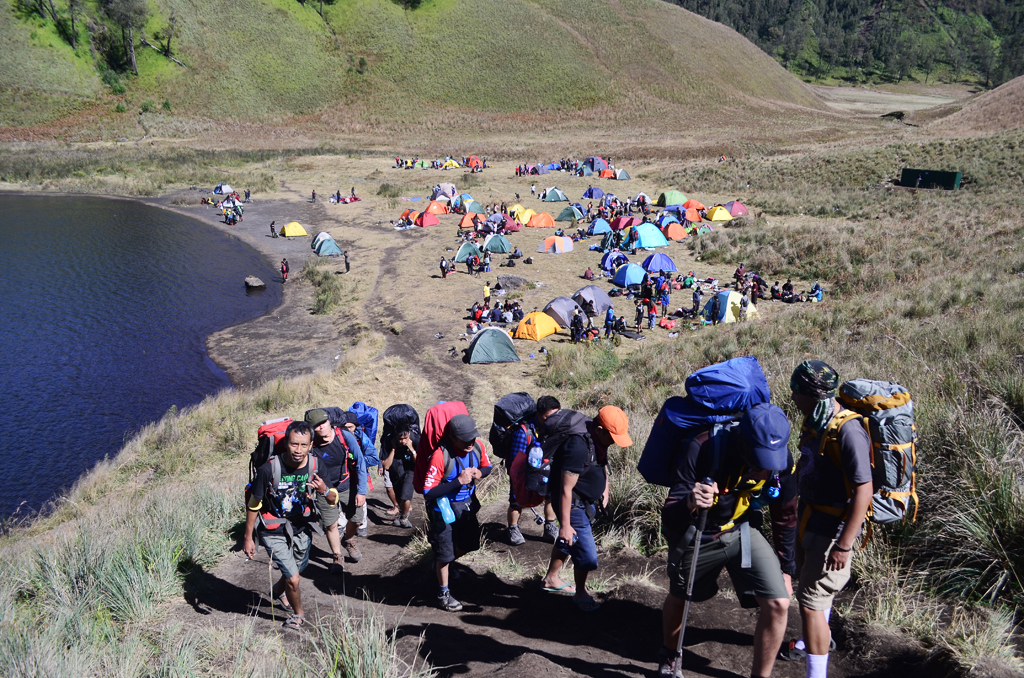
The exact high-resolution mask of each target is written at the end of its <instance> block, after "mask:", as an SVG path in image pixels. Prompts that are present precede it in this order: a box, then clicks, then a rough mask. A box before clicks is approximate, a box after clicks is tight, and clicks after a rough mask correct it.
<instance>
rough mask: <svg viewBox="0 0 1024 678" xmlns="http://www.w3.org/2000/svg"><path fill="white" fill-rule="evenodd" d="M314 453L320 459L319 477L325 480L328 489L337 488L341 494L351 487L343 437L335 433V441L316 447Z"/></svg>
mask: <svg viewBox="0 0 1024 678" xmlns="http://www.w3.org/2000/svg"><path fill="white" fill-rule="evenodd" d="M313 453H314V454H316V455H317V456H319V457H320V471H319V473H318V474H317V475H319V476H320V477H321V478H323V480H324V482H325V483H327V487H328V488H331V487H334V488H337V490H338V491H339V492H341V491H342V490H347V489H348V486H349V478H348V476H349V474H348V466H347V462H348V451H347V450H346V449H345V446H344V445H342V444H341V436H340V435H338V434H337V432H335V434H334V440H332V441H331V442H329V443H328V444H326V445H321V446H320V447H314V448H313Z"/></svg>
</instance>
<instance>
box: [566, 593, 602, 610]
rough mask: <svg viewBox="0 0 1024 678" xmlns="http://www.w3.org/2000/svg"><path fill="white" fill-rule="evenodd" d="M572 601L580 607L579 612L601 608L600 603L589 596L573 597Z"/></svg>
mask: <svg viewBox="0 0 1024 678" xmlns="http://www.w3.org/2000/svg"><path fill="white" fill-rule="evenodd" d="M572 602H574V603H576V607H578V608H580V611H581V612H597V611H598V610H599V609H601V603H599V602H597V601H596V600H594V599H593V598H592V597H591V596H587V597H586V598H581V599H577V598H573V599H572Z"/></svg>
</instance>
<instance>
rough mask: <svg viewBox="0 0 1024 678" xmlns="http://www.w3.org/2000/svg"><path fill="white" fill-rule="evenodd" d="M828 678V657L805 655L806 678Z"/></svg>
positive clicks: (824, 655) (825, 655)
mask: <svg viewBox="0 0 1024 678" xmlns="http://www.w3.org/2000/svg"><path fill="white" fill-rule="evenodd" d="M827 676H828V655H827V654H809V655H807V678H827Z"/></svg>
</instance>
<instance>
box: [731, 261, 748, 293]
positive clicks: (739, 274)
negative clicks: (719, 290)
mask: <svg viewBox="0 0 1024 678" xmlns="http://www.w3.org/2000/svg"><path fill="white" fill-rule="evenodd" d="M746 275H747V269H746V268H745V267H744V266H743V262H742V261H741V262H740V265H739V266H737V267H736V270H735V271H733V274H732V277H733V278H735V280H736V289H739V288H740V284H741V283H742V282H743V279H744V278H745V277H746Z"/></svg>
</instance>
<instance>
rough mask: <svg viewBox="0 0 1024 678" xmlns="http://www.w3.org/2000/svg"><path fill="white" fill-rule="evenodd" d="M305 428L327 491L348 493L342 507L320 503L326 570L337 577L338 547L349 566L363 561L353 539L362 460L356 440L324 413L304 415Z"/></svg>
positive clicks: (362, 511) (361, 506) (361, 504)
mask: <svg viewBox="0 0 1024 678" xmlns="http://www.w3.org/2000/svg"><path fill="white" fill-rule="evenodd" d="M306 424H308V425H309V427H310V428H311V429H312V431H313V453H314V454H316V455H317V457H319V458H320V463H321V464H322V467H323V474H324V476H325V481H326V482H327V484H328V487H330V488H331V489H333V490H334V491H336V492H337V494H338V496H339V497H340V496H341V494H342V493H343V492H345V491H346V490H348V492H349V498H348V501H347V502H346V503H344V504H342V503H341V502H340V501H339V500H335V503H334V504H331V505H330V506H324V505H323V502H320V505H321V507H322V508H323V510H324V514H323V521H322V522H323V525H324V526H325V527H324V536H326V537H327V543H328V544H329V545H330V547H331V553H332V555H333V556H334V563H332V565H331V568H330V569H331V572H333V573H340V572H341V571H342V565H341V549H342V547H344V549H345V551H346V552H347V554H348V559H349V560H350V561H351V562H353V563H358V562H359V561H360V560H362V558H363V554H362V553H361V552H360V551H359V547H358V546H356V544H355V542H354V541H353V539H355V537H356V533H357V531H358V529H359V524H360V523H361V522H362V521H363V520H365V519H366V487H367V484H366V459H365V457H364V456H363V451H362V448H360V446H359V441H358V440H357V439H356V437H355V436H354V435H352V433H351V432H350V431H347V430H345V429H342V428H340V427H336V426H335V425H334V424H333V423H332V422H331V420H330V418H329V417H328V415H327V411H326V410H324V409H315V410H310V411H309V412H307V413H306ZM353 476H354V477H355V482H354V483H353V482H352V481H353ZM341 528H345V536H344V537H341V534H340V530H341Z"/></svg>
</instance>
